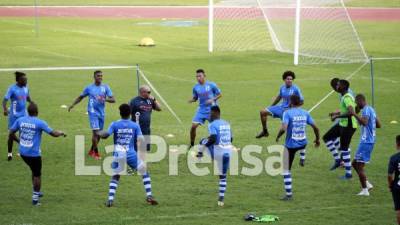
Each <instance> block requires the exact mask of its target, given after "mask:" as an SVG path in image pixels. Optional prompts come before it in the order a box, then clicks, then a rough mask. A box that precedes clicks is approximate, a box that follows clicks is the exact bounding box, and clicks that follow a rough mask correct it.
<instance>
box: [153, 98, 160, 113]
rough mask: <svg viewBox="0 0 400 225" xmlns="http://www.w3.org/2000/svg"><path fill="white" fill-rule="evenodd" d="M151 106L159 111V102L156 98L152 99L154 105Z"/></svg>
mask: <svg viewBox="0 0 400 225" xmlns="http://www.w3.org/2000/svg"><path fill="white" fill-rule="evenodd" d="M153 108H154V110H156V111H158V112H160V111H161V106H160V103H159V102H158V101H157V100H156V99H154V107H153Z"/></svg>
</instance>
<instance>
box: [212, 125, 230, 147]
mask: <svg viewBox="0 0 400 225" xmlns="http://www.w3.org/2000/svg"><path fill="white" fill-rule="evenodd" d="M208 132H209V133H210V135H216V136H217V140H216V142H215V145H221V146H230V145H232V142H231V141H232V131H231V125H229V123H228V122H226V121H225V120H221V119H218V120H214V121H213V122H212V123H210V125H209V126H208Z"/></svg>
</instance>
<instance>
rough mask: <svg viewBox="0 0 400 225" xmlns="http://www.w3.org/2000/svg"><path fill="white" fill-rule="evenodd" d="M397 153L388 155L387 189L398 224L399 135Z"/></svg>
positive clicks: (398, 137) (399, 207)
mask: <svg viewBox="0 0 400 225" xmlns="http://www.w3.org/2000/svg"><path fill="white" fill-rule="evenodd" d="M396 147H397V151H398V152H397V153H396V154H394V155H392V157H390V161H389V166H388V167H389V168H388V184H389V190H390V191H391V192H392V197H393V202H394V209H395V210H396V217H397V223H398V224H399V225H400V180H399V176H400V135H397V137H396Z"/></svg>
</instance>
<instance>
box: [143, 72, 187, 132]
mask: <svg viewBox="0 0 400 225" xmlns="http://www.w3.org/2000/svg"><path fill="white" fill-rule="evenodd" d="M139 74H140V76H141V77H142V78H143V79H144V80H145V81H146V82H147V84H148V85H149V86H150V88H151V89H152V90H153V91H154V93H156V95H158V97H159V98H160V100H161V102H162V103H163V104H164V105H165V107H167V109H168V110H169V111H170V112H171V114H172V115H173V116H174V117H175V119H176V120H177V121H178V122H179V123H180V124H181V125H182V124H183V123H182V120H181V119H180V118H179V117H178V115H176V113H175V112H174V110H172V108H171V107H170V106H169V105H168V103H167V101H165V99H164V98H163V97H162V96H161V94H160V93H159V92H158V91H157V89H156V88H155V87H154V86H153V84H152V83H151V82H150V81H149V79H147V77H146V76H145V75H144V73H143V72H142V71H141V70H139Z"/></svg>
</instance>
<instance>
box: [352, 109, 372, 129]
mask: <svg viewBox="0 0 400 225" xmlns="http://www.w3.org/2000/svg"><path fill="white" fill-rule="evenodd" d="M352 115H353V116H354V117H355V118H356V119H357V121H358V122H359V123H360V124H361V125H363V126H366V125H367V124H368V120H369V117H363V116H360V115H358V114H357V113H355V112H354V113H353V114H352Z"/></svg>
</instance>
